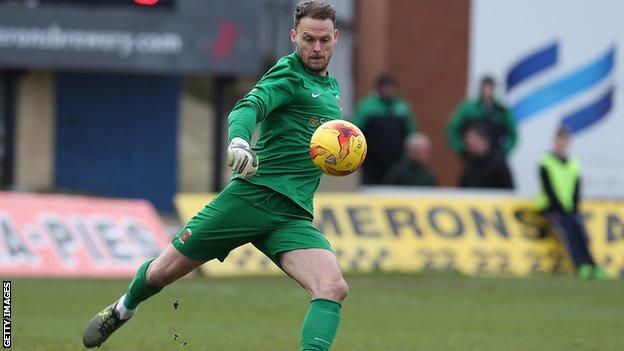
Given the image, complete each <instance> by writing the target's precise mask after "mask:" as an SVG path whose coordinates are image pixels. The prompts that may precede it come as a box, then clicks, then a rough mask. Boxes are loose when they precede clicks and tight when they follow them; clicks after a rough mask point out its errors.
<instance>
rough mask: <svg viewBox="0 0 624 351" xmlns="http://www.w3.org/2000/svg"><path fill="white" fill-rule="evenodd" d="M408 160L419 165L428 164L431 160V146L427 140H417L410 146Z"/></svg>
mask: <svg viewBox="0 0 624 351" xmlns="http://www.w3.org/2000/svg"><path fill="white" fill-rule="evenodd" d="M409 152H410V158H411V159H412V160H413V161H414V162H417V163H420V164H425V165H426V164H428V163H429V159H431V144H430V143H429V140H427V139H423V138H417V139H415V140H414V141H413V142H411V144H410V149H409Z"/></svg>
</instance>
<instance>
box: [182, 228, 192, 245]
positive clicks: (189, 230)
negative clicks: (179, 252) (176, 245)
mask: <svg viewBox="0 0 624 351" xmlns="http://www.w3.org/2000/svg"><path fill="white" fill-rule="evenodd" d="M191 234H193V232H192V231H191V228H186V230H185V231H184V234H182V236H181V237H180V242H181V243H182V244H186V241H187V240H188V238H189V237H190V236H191Z"/></svg>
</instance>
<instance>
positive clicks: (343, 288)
mask: <svg viewBox="0 0 624 351" xmlns="http://www.w3.org/2000/svg"><path fill="white" fill-rule="evenodd" d="M348 293H349V285H347V282H346V281H345V280H344V278H340V279H336V280H333V281H330V282H327V283H324V284H322V285H321V286H320V288H319V291H318V292H315V293H314V297H315V298H322V299H329V300H334V301H342V300H344V299H345V298H346V297H347V294H348Z"/></svg>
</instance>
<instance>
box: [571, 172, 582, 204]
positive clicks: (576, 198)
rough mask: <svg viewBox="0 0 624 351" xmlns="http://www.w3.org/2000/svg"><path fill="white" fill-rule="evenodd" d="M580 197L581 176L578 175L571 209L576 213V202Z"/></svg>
mask: <svg viewBox="0 0 624 351" xmlns="http://www.w3.org/2000/svg"><path fill="white" fill-rule="evenodd" d="M580 198H581V177H578V179H577V180H576V186H575V187H574V197H573V201H574V202H573V211H574V213H578V203H579V200H580Z"/></svg>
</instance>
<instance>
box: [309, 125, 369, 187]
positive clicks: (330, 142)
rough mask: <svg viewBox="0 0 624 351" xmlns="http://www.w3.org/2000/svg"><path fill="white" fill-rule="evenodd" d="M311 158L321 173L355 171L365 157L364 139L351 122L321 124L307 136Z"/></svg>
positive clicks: (343, 174)
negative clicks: (310, 137)
mask: <svg viewBox="0 0 624 351" xmlns="http://www.w3.org/2000/svg"><path fill="white" fill-rule="evenodd" d="M310 156H311V157H312V162H314V164H315V165H316V167H318V168H319V169H320V170H321V171H323V172H324V173H327V174H329V175H333V176H345V175H347V174H351V173H353V172H355V171H356V170H357V169H358V168H359V167H360V166H361V165H362V162H364V158H365V157H366V139H365V138H364V134H362V131H361V130H360V129H359V128H358V127H356V126H355V125H354V124H353V123H351V122H348V121H345V120H334V121H329V122H325V123H323V124H321V126H320V127H318V128H317V129H316V131H315V132H314V134H313V135H312V139H311V140H310Z"/></svg>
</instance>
